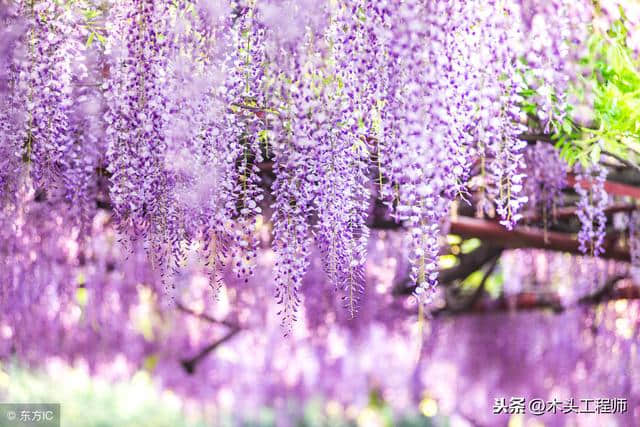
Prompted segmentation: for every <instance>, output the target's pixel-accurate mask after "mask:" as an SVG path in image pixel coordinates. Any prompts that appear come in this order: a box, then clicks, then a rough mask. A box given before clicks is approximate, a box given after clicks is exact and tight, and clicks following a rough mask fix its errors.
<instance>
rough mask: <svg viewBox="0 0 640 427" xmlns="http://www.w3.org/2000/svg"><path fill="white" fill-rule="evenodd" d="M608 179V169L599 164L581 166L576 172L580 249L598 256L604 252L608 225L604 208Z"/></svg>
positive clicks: (575, 186) (606, 198)
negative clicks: (605, 185)
mask: <svg viewBox="0 0 640 427" xmlns="http://www.w3.org/2000/svg"><path fill="white" fill-rule="evenodd" d="M578 168H580V166H578ZM606 179H607V170H606V169H605V168H604V167H602V166H600V165H598V164H596V165H591V166H589V167H587V168H586V169H583V168H580V169H579V172H578V174H576V181H575V185H574V189H575V191H576V193H578V196H579V197H580V200H579V201H578V206H577V207H578V212H577V215H578V219H579V220H580V224H581V225H582V226H581V228H580V232H579V233H578V241H579V242H580V251H582V253H584V254H589V255H591V256H598V255H600V254H601V253H602V252H604V248H603V246H602V245H603V243H604V237H605V227H606V225H607V216H606V215H605V212H604V210H605V208H606V207H607V202H608V200H609V197H608V195H607V192H606V191H605V189H604V183H605V181H606Z"/></svg>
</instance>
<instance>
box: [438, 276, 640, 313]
mask: <svg viewBox="0 0 640 427" xmlns="http://www.w3.org/2000/svg"><path fill="white" fill-rule="evenodd" d="M625 279H626V277H624V276H614V277H612V278H611V279H609V280H608V281H607V282H606V283H605V285H604V286H603V287H602V288H601V289H599V290H598V291H596V292H595V293H593V294H590V295H587V296H585V297H582V298H580V299H579V300H578V301H577V302H576V304H575V305H573V306H565V305H563V304H562V300H561V298H560V297H559V296H558V295H557V294H555V293H549V292H546V293H534V292H522V293H520V294H517V295H513V296H511V297H509V298H507V297H505V296H504V295H503V296H501V297H500V298H498V299H495V300H488V299H485V300H481V301H478V302H477V303H476V304H474V305H473V306H471V307H469V308H468V309H467V310H464V311H443V312H442V313H440V314H443V315H466V314H488V313H500V312H506V311H529V310H551V311H553V312H554V313H561V312H563V311H565V310H567V309H569V308H571V307H577V306H592V305H598V304H601V303H605V302H609V301H617V300H635V299H640V287H639V286H636V285H633V284H630V283H627V285H626V286H623V287H620V286H616V285H619V284H620V282H621V281H623V280H625Z"/></svg>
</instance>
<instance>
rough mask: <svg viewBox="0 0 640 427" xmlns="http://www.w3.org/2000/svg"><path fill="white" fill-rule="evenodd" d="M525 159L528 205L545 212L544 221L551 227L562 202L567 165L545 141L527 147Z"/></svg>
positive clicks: (525, 184)
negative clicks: (555, 212)
mask: <svg viewBox="0 0 640 427" xmlns="http://www.w3.org/2000/svg"><path fill="white" fill-rule="evenodd" d="M524 157H525V163H526V165H527V177H526V179H525V183H524V192H525V193H526V194H527V195H528V197H529V201H528V203H527V206H528V207H529V208H530V209H533V210H537V211H540V212H542V217H543V221H544V222H545V224H548V222H549V219H550V218H551V215H552V214H553V213H554V211H555V209H556V207H558V206H560V205H562V203H563V198H564V197H563V193H562V190H563V189H564V188H565V187H566V185H567V165H566V163H565V162H564V161H563V160H562V159H561V158H560V156H559V155H558V152H557V151H556V150H555V148H554V147H553V146H552V145H551V144H549V143H544V142H536V144H535V145H533V146H529V147H527V149H526V150H525V153H524Z"/></svg>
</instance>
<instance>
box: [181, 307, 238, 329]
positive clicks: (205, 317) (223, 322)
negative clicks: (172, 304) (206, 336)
mask: <svg viewBox="0 0 640 427" xmlns="http://www.w3.org/2000/svg"><path fill="white" fill-rule="evenodd" d="M176 308H177V309H178V310H180V311H182V312H183V313H187V314H190V315H192V316H194V317H197V318H199V319H202V320H205V321H207V322H209V323H214V324H218V325H224V326H227V327H229V328H238V325H237V324H235V323H233V322H231V321H229V320H225V319H223V320H218V319H215V318H214V317H212V316H209V315H208V314H207V313H200V312H197V311H195V310H193V309H192V308H189V307H187V306H185V305H184V304H182V303H181V302H179V301H178V302H176Z"/></svg>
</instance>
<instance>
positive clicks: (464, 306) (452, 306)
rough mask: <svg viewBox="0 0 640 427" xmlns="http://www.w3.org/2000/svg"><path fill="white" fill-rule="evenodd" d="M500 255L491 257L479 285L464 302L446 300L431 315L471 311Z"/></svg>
mask: <svg viewBox="0 0 640 427" xmlns="http://www.w3.org/2000/svg"><path fill="white" fill-rule="evenodd" d="M500 255H501V253H498V254H496V255H495V256H494V257H493V259H492V261H491V263H490V264H489V267H487V270H486V271H485V272H484V275H483V276H482V280H481V281H480V284H479V285H478V287H477V288H476V289H475V290H474V291H473V293H472V294H471V295H470V296H469V297H468V298H466V299H465V300H463V301H461V302H459V303H458V302H456V303H454V301H452V300H451V299H450V298H447V304H446V305H445V306H444V307H442V308H440V309H437V310H434V311H432V312H431V315H432V316H436V315H439V314H441V313H443V312H464V311H467V310H469V309H471V307H473V306H474V305H475V304H476V303H477V302H478V301H479V300H480V297H481V296H482V294H483V292H484V288H485V284H486V283H487V280H488V279H489V276H491V274H493V271H494V270H495V268H496V266H497V265H498V261H499V260H500ZM448 290H449V289H446V290H445V292H447V291H448Z"/></svg>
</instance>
